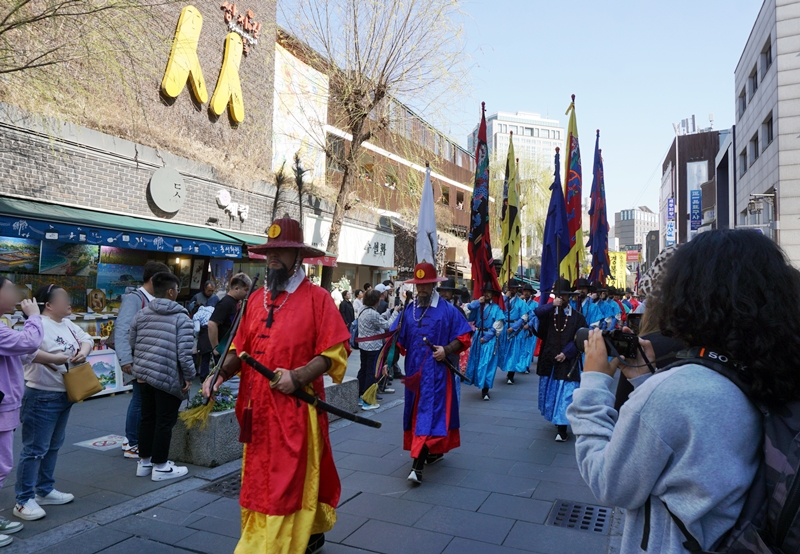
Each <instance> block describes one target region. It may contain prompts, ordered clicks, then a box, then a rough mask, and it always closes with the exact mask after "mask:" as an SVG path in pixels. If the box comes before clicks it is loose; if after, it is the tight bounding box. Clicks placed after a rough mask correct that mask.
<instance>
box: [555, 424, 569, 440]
mask: <svg viewBox="0 0 800 554" xmlns="http://www.w3.org/2000/svg"><path fill="white" fill-rule="evenodd" d="M556 429H557V430H558V434H557V435H556V442H567V439H568V438H569V435H568V434H567V426H566V425H556Z"/></svg>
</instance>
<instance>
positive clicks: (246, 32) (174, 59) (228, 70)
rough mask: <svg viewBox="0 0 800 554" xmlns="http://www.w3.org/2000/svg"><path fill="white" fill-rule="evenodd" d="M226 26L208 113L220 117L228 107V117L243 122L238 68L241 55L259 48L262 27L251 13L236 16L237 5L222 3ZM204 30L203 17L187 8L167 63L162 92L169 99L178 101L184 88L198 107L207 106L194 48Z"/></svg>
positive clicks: (200, 69)
mask: <svg viewBox="0 0 800 554" xmlns="http://www.w3.org/2000/svg"><path fill="white" fill-rule="evenodd" d="M221 8H222V10H223V12H224V19H225V23H226V24H227V26H228V29H229V30H230V32H229V33H228V35H227V36H226V37H225V50H224V54H223V58H222V68H221V69H220V72H219V78H218V79H217V85H216V87H215V89H214V94H213V95H212V96H211V102H210V103H209V109H210V110H211V112H212V113H213V114H214V115H216V116H217V117H219V116H220V115H222V112H224V111H225V108H226V107H228V112H229V113H230V117H231V119H232V120H233V121H235V122H236V123H241V122H242V121H244V100H243V98H242V85H241V82H240V81H239V66H240V65H241V62H242V55H243V54H245V55H246V54H247V53H249V52H250V47H251V46H255V45H256V44H258V37H259V33H260V32H261V23H259V22H256V21H255V20H254V17H255V14H254V13H253V11H252V10H247V11H245V12H242V13H239V12H238V9H237V8H236V4H232V3H228V2H225V3H224V4H222V6H221ZM202 28H203V16H202V15H201V14H200V11H199V10H198V9H197V8H195V7H194V6H186V7H185V8H183V10H182V11H181V15H180V17H179V18H178V28H177V29H176V31H175V39H174V40H173V42H172V50H171V51H170V54H169V60H168V61H167V69H166V71H165V72H164V79H163V80H162V81H161V92H162V93H163V94H164V95H165V96H166V97H168V98H177V97H178V95H179V94H180V93H181V92H182V91H183V89H184V87H185V86H186V81H187V80H188V81H189V85H190V86H191V89H192V94H193V95H194V97H195V100H197V102H199V103H200V104H205V103H206V102H208V90H207V88H206V83H205V80H204V79H203V69H202V68H201V67H200V58H199V57H198V55H197V44H198V42H199V41H200V31H201V30H202Z"/></svg>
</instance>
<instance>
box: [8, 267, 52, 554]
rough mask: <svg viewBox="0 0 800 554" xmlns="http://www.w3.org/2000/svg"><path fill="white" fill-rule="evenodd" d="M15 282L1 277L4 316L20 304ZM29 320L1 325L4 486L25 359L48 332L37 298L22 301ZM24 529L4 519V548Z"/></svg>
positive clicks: (15, 425) (22, 384) (17, 423)
mask: <svg viewBox="0 0 800 554" xmlns="http://www.w3.org/2000/svg"><path fill="white" fill-rule="evenodd" d="M19 296H20V294H19V291H18V290H17V287H15V286H14V283H12V282H11V281H9V280H8V279H6V278H5V277H0V314H8V313H13V312H14V310H15V306H16V304H17V302H19ZM20 304H21V307H22V313H24V314H25V315H26V316H27V317H28V319H27V321H26V322H25V325H24V326H23V328H22V331H14V330H13V329H11V328H9V327H6V326H5V325H3V324H0V391H2V392H3V395H4V396H3V399H2V401H0V487H2V486H3V483H4V482H5V480H6V477H8V474H9V473H11V469H12V468H13V467H14V429H16V428H17V427H18V426H19V411H20V406H21V402H22V393H23V391H24V388H25V382H24V371H23V369H22V358H23V357H24V356H29V355H31V354H34V353H35V352H36V351H37V350H38V348H39V345H41V344H42V338H43V337H44V330H43V328H42V318H41V317H40V316H39V306H38V305H37V304H36V299H33V300H27V299H25V300H23V301H22V302H20ZM21 529H22V523H19V522H16V521H14V522H11V521H8V520H7V519H5V518H2V517H0V546H7V545H9V544H11V537H9V536H8V535H10V534H11V533H16V532H17V531H19V530H21Z"/></svg>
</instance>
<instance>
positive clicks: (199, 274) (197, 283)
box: [190, 260, 206, 289]
mask: <svg viewBox="0 0 800 554" xmlns="http://www.w3.org/2000/svg"><path fill="white" fill-rule="evenodd" d="M205 263H206V262H205V260H195V261H194V262H192V282H191V284H190V288H192V289H199V288H200V287H202V286H203V265H205Z"/></svg>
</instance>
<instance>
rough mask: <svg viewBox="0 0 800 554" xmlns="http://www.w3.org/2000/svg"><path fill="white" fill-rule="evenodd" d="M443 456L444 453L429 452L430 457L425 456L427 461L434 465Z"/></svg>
mask: <svg viewBox="0 0 800 554" xmlns="http://www.w3.org/2000/svg"><path fill="white" fill-rule="evenodd" d="M442 458H444V454H428V457H427V458H425V463H426V464H428V465H429V466H432V465H433V464H435V463H436V462H440V461H442Z"/></svg>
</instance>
